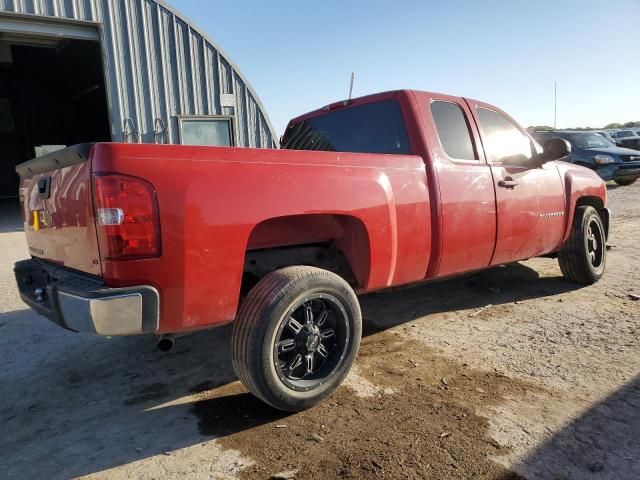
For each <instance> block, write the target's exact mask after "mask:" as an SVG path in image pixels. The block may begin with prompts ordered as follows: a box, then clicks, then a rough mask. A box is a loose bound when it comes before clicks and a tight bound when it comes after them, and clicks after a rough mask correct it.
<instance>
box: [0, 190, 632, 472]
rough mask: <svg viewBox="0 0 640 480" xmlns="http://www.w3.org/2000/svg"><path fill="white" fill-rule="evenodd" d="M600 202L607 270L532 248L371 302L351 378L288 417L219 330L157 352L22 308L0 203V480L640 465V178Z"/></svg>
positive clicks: (13, 249)
mask: <svg viewBox="0 0 640 480" xmlns="http://www.w3.org/2000/svg"><path fill="white" fill-rule="evenodd" d="M609 198H610V208H611V209H612V211H613V225H612V231H613V234H612V237H611V238H610V244H611V245H612V248H611V250H610V252H609V257H608V265H607V273H606V275H605V278H604V279H603V280H602V281H601V282H599V283H598V284H596V285H594V286H591V287H587V288H582V287H579V286H576V285H573V284H570V283H567V282H565V281H564V280H562V278H561V276H560V270H559V268H558V266H557V262H556V261H554V260H551V259H533V260H530V261H527V262H521V263H519V264H515V265H510V266H506V267H500V268H496V269H493V270H490V271H486V272H482V273H479V274H474V275H471V276H465V277H460V278H457V279H453V280H448V281H444V282H441V283H437V284H431V285H422V286H418V287H413V288H408V289H398V290H395V291H391V292H384V293H378V294H373V295H368V296H365V297H362V299H361V301H362V306H363V314H364V318H365V321H366V325H365V326H366V336H365V339H364V340H363V344H362V348H361V352H360V355H359V357H358V361H357V365H356V368H355V369H354V372H353V374H352V375H351V376H350V377H349V379H348V381H347V382H346V385H344V386H343V387H341V388H340V389H339V391H338V392H337V393H336V394H335V395H334V396H333V397H331V398H330V399H329V400H328V401H326V402H324V403H323V404H321V405H319V406H318V407H316V408H314V409H311V410H309V411H307V412H303V413H300V414H295V415H285V414H282V413H279V412H276V411H274V410H272V409H270V408H269V407H266V406H264V405H263V404H261V403H260V402H259V401H257V400H255V399H254V398H253V397H252V396H251V395H249V394H247V393H246V391H245V390H244V388H243V387H242V386H241V385H240V384H239V383H238V382H237V381H236V380H235V377H234V374H233V369H232V367H231V361H230V358H229V350H228V336H229V329H228V328H225V329H222V330H217V331H216V330H214V331H207V332H202V333H199V334H195V335H192V336H190V337H186V338H183V339H180V340H179V341H178V344H177V350H176V352H175V353H173V354H169V355H166V354H161V353H160V352H158V351H157V350H156V348H155V342H154V339H153V338H152V337H137V338H125V339H105V338H97V337H91V336H85V335H77V334H72V333H69V332H65V331H62V330H60V329H58V328H56V327H55V326H53V325H49V324H48V323H47V322H46V321H45V320H43V319H41V318H39V317H37V316H36V315H34V314H33V313H31V312H30V311H29V310H27V309H26V308H25V307H24V306H23V305H22V304H21V303H20V300H19V298H18V296H17V293H16V290H15V287H14V285H13V278H12V273H11V267H12V264H13V262H14V261H15V260H18V259H21V258H24V257H26V256H27V251H26V246H25V243H24V239H23V234H22V233H21V232H20V231H19V225H18V224H19V222H18V220H17V218H16V217H15V215H14V214H13V213H10V209H11V208H12V205H4V206H2V205H0V208H1V209H2V210H1V212H2V221H1V222H0V292H1V295H0V334H1V335H0V352H2V362H3V365H2V367H1V368H0V399H1V402H0V424H1V425H2V429H0V478H9V479H13V478H20V479H22V478H29V479H32V478H46V479H67V478H76V477H85V476H86V477H88V478H105V479H128V478H134V479H138V478H140V479H164V478H197V479H210V478H224V479H234V478H240V479H242V478H247V479H254V478H256V479H266V478H270V477H272V476H274V475H275V476H276V477H275V478H294V477H295V478H299V479H328V478H393V479H395V478H402V479H404V478H407V479H425V478H434V479H461V478H487V479H489V478H490V479H511V478H523V477H524V478H527V479H550V480H551V479H554V480H555V479H562V480H565V479H597V480H600V479H636V478H640V340H639V335H640V301H634V300H633V299H632V297H631V296H630V294H632V293H635V294H640V253H639V251H638V249H637V248H636V245H637V244H638V241H640V213H639V211H638V208H637V206H638V204H639V203H640V185H634V186H631V187H625V188H617V187H613V186H612V187H610V189H609ZM278 474H280V475H279V476H278Z"/></svg>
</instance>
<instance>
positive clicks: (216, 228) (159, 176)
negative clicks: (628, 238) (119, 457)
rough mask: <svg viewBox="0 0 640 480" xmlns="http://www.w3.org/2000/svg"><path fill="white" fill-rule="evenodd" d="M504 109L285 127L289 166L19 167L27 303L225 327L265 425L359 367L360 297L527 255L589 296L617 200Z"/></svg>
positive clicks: (152, 327)
mask: <svg viewBox="0 0 640 480" xmlns="http://www.w3.org/2000/svg"><path fill="white" fill-rule="evenodd" d="M569 151H570V146H569V145H568V144H567V143H566V142H565V141H564V140H560V139H555V140H551V141H549V142H548V143H547V144H546V145H545V146H544V148H542V147H541V146H540V145H539V144H537V143H536V142H535V141H534V140H533V139H532V138H531V137H530V136H529V135H528V133H527V132H526V130H525V129H523V128H522V127H520V126H519V125H518V124H517V123H516V122H515V121H514V120H513V119H512V118H510V117H509V116H508V115H507V114H505V113H504V112H502V111H500V110H499V109H497V108H495V107H493V106H491V105H487V104H485V103H481V102H478V101H475V100H470V99H467V98H460V97H452V96H447V95H440V94H435V93H428V92H418V91H406V90H402V91H394V92H388V93H381V94H377V95H372V96H368V97H363V98H359V99H355V100H348V101H342V102H338V103H335V104H332V105H328V106H327V107H325V108H322V109H320V110H317V111H314V112H311V113H308V114H306V115H303V116H301V117H298V118H296V119H294V120H292V121H291V122H290V123H289V125H288V127H287V129H286V132H285V134H284V136H283V138H282V149H280V150H275V149H272V150H258V149H243V148H218V147H192V146H171V145H131V144H111V143H100V144H95V145H80V146H76V147H71V148H68V149H66V150H63V151H60V152H56V153H53V154H50V155H47V156H45V157H40V158H37V159H35V160H32V161H29V162H27V163H24V164H22V165H20V166H18V167H17V171H18V173H19V174H20V177H21V186H20V198H21V202H22V211H23V214H24V219H25V225H24V227H25V232H26V235H27V239H28V244H29V249H30V252H31V256H32V258H31V259H30V260H25V261H22V262H19V263H17V264H16V266H15V274H16V279H17V282H18V285H19V289H20V293H21V296H22V298H23V300H24V301H25V302H26V303H27V304H28V305H30V306H31V307H32V308H33V309H35V310H36V311H37V312H38V313H40V314H42V315H44V316H46V317H48V318H49V319H51V320H52V321H54V322H55V323H57V324H59V325H60V326H62V327H64V328H67V329H69V330H73V331H77V332H92V333H96V334H99V335H109V336H112V335H132V334H139V333H147V332H148V333H154V334H157V335H164V336H165V337H164V338H165V339H170V338H171V335H176V334H179V333H183V332H189V331H195V330H198V329H203V328H208V327H214V326H218V325H222V324H226V323H229V322H232V321H233V320H234V319H235V326H234V330H233V334H232V354H233V363H234V367H235V370H236V373H237V375H238V377H239V378H240V380H242V382H243V383H244V384H245V385H246V387H247V388H248V389H249V390H250V391H251V392H253V393H254V394H255V395H256V396H258V397H259V398H261V399H262V400H264V401H265V402H267V403H269V404H271V405H272V406H274V407H276V408H278V409H282V410H289V411H296V410H301V409H304V408H307V407H310V406H311V405H313V404H315V403H317V402H318V401H320V400H321V399H323V398H324V397H326V396H327V395H329V394H330V393H331V392H332V391H333V390H334V389H335V388H336V387H337V386H338V385H339V384H340V383H341V382H342V380H343V379H344V378H345V376H346V375H347V373H348V371H349V369H350V367H351V365H352V363H353V361H354V359H355V357H356V354H357V350H358V346H359V343H360V336H361V331H362V327H361V314H360V308H359V305H358V298H357V296H356V294H357V293H364V292H370V291H373V290H379V289H384V288H388V287H392V286H397V285H404V284H410V283H415V282H423V281H430V280H435V279H441V278H444V277H449V276H452V275H458V274H461V273H464V272H469V271H473V270H479V269H485V268H489V267H492V266H494V265H500V264H505V263H509V262H516V261H518V260H523V259H527V258H530V257H535V256H542V255H547V256H548V255H552V256H557V258H558V260H559V263H560V268H561V270H562V273H563V275H564V276H565V277H566V278H567V279H569V280H571V281H575V282H580V283H585V284H589V283H593V282H595V281H597V280H598V279H599V278H600V277H601V276H602V274H603V272H604V268H605V256H606V239H607V235H608V229H609V212H608V210H607V208H606V201H607V197H606V188H605V185H604V183H603V182H602V180H601V179H600V178H599V177H598V176H597V175H596V174H595V173H594V172H592V171H590V170H588V169H586V168H582V167H578V166H574V165H571V164H569V163H564V162H561V161H556V160H557V159H561V158H563V157H565V156H566V155H568V153H569Z"/></svg>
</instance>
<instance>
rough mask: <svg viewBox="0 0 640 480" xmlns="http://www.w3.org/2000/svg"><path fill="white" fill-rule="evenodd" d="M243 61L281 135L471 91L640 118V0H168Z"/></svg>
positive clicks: (523, 103) (540, 110) (582, 122)
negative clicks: (331, 116) (396, 104)
mask: <svg viewBox="0 0 640 480" xmlns="http://www.w3.org/2000/svg"><path fill="white" fill-rule="evenodd" d="M168 1H169V3H171V4H172V5H173V6H174V7H176V8H177V9H178V10H179V11H181V12H182V13H184V14H185V15H186V16H187V17H189V18H190V19H192V20H193V21H194V22H195V23H196V24H198V25H199V26H200V27H202V28H203V29H204V30H205V31H206V32H207V33H208V34H209V36H210V37H211V38H212V39H213V40H214V42H216V43H217V44H218V45H219V46H220V47H221V48H222V49H223V50H224V51H225V53H226V54H227V55H228V56H229V57H230V58H231V59H232V61H234V62H235V63H236V65H238V66H239V68H240V70H241V71H242V72H243V74H244V75H245V77H246V78H247V79H248V80H249V83H251V85H252V86H253V88H254V90H255V91H256V92H257V94H258V96H259V97H260V99H261V101H262V103H263V104H264V106H265V109H266V111H267V114H268V116H269V117H270V119H271V122H272V123H273V126H274V127H275V129H276V132H277V133H278V135H280V134H282V132H283V131H284V128H285V127H286V124H287V122H288V120H289V119H290V118H293V117H295V116H297V115H299V114H301V113H304V112H307V111H310V110H314V109H316V108H319V107H322V106H324V105H326V104H329V103H332V102H334V101H338V100H342V99H344V98H346V97H347V96H348V92H349V81H350V76H351V72H355V74H356V81H355V88H354V96H362V95H367V94H371V93H375V92H381V91H386V90H397V89H402V88H409V89H416V90H428V91H433V92H441V93H447V94H451V95H458V96H465V97H470V98H474V99H477V100H482V101H485V102H487V103H491V104H493V105H495V106H497V107H499V108H502V109H503V110H505V111H507V112H508V113H509V114H510V115H512V116H513V117H514V118H516V120H518V121H519V122H520V123H521V124H522V125H524V126H525V127H526V126H530V125H551V126H553V122H554V82H557V89H558V102H557V104H558V117H557V126H558V127H559V128H569V127H580V126H592V127H602V126H604V125H606V124H608V123H612V122H622V123H623V122H627V121H632V120H634V121H635V120H638V121H640V35H639V32H640V0H616V1H615V2H604V1H594V0H581V1H577V0H575V1H569V0H556V1H552V0H536V1H520V0H512V1H506V0H505V1H492V0H484V1H482V0H477V1H472V0H467V1H462V0H440V1H430V0H423V1H412V0H387V1H379V0H368V1H366V0H350V1H345V0H322V1H320V2H305V1H300V0H298V1H292V0H271V1H268V0H267V1H265V0H261V1H260V0H251V1H250V0H232V1H230V0H227V1H225V2H222V1H219V0H206V1H204V0H168Z"/></svg>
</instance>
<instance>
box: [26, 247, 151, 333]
mask: <svg viewBox="0 0 640 480" xmlns="http://www.w3.org/2000/svg"><path fill="white" fill-rule="evenodd" d="M14 272H15V276H16V281H17V283H18V289H19V290H20V297H21V298H22V300H23V301H24V302H25V303H26V304H27V305H29V306H30V307H31V308H33V309H34V310H35V311H36V312H37V313H39V314H40V315H42V316H44V317H46V318H48V319H49V320H51V321H52V322H54V323H56V324H57V325H60V326H61V327H63V328H65V329H67V330H72V331H74V332H86V333H94V334H97V335H105V336H122V335H136V334H140V333H146V332H150V333H151V332H155V331H157V330H158V322H159V312H160V308H159V307H160V295H159V294H158V291H157V290H156V289H155V288H153V287H150V286H146V285H145V286H136V287H128V288H108V287H106V286H105V285H104V283H103V282H102V281H101V280H99V279H97V278H95V277H91V276H88V275H83V274H80V273H76V272H72V271H70V270H67V269H65V268H62V267H59V266H57V265H53V264H50V263H48V262H45V261H42V260H36V259H33V260H25V261H23V262H18V263H16V265H15V268H14Z"/></svg>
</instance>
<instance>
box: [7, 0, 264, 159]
mask: <svg viewBox="0 0 640 480" xmlns="http://www.w3.org/2000/svg"><path fill="white" fill-rule="evenodd" d="M0 11H4V12H11V13H19V14H32V15H40V16H46V17H57V18H60V19H65V18H66V19H73V20H82V21H88V22H96V23H99V24H100V26H101V27H100V31H101V37H102V49H103V52H104V62H105V65H104V67H105V81H106V88H107V91H108V97H109V103H110V105H109V111H110V116H111V123H112V135H113V140H114V141H125V140H128V141H136V140H138V137H137V136H136V135H135V134H134V133H133V132H138V133H139V140H140V141H142V142H143V143H154V142H155V141H164V142H166V143H179V142H180V136H179V125H178V116H179V115H231V116H234V117H235V120H236V121H235V138H236V144H237V145H238V146H245V147H263V148H264V147H273V146H275V145H276V142H277V140H276V139H277V137H276V134H275V132H274V130H273V127H272V126H271V123H270V122H269V119H268V117H267V114H266V112H265V111H264V108H263V107H262V104H261V103H260V100H259V99H258V97H257V95H256V94H255V92H254V91H253V90H252V88H251V87H250V86H249V84H248V83H247V81H246V80H245V78H244V77H243V76H242V74H241V73H240V72H239V71H238V69H237V67H235V65H234V64H233V63H232V62H231V61H230V60H229V58H228V57H226V56H225V55H224V53H222V52H221V50H220V48H219V47H218V46H217V45H216V44H215V43H213V42H212V41H211V40H210V39H209V38H208V37H207V36H206V35H205V34H203V32H201V31H200V30H198V29H197V27H195V26H194V25H193V24H190V23H189V22H188V20H187V19H185V18H184V17H181V16H180V15H179V14H178V13H177V12H176V11H175V10H174V9H173V8H172V7H170V6H168V5H167V4H165V3H164V2H162V1H159V0H0ZM126 132H129V135H127V133H126ZM159 132H166V134H163V133H159Z"/></svg>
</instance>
